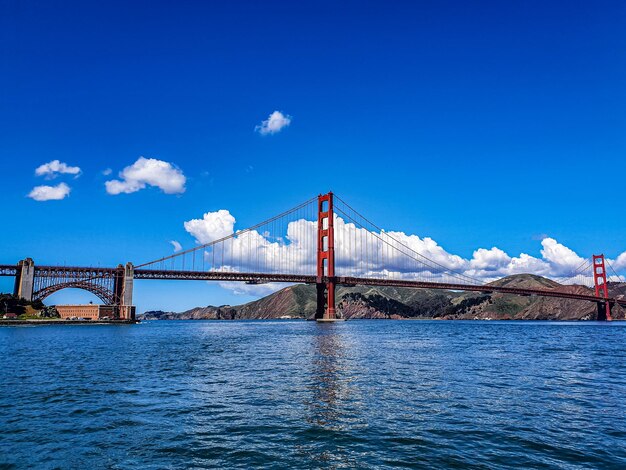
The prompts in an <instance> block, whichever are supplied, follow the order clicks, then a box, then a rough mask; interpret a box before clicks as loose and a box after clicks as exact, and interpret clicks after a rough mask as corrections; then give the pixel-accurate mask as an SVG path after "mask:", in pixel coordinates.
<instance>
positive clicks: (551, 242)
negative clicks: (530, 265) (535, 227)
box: [541, 237, 585, 276]
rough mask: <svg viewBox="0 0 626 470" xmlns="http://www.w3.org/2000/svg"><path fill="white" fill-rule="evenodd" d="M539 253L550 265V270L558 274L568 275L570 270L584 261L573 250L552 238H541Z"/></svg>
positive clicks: (570, 272)
mask: <svg viewBox="0 0 626 470" xmlns="http://www.w3.org/2000/svg"><path fill="white" fill-rule="evenodd" d="M541 246H542V247H543V249H542V250H541V255H542V256H543V258H544V259H545V260H546V261H547V262H548V263H550V265H551V266H552V270H551V271H552V272H553V273H555V274H558V275H565V276H570V275H571V274H572V271H573V270H574V269H576V268H578V267H579V266H580V265H582V264H584V263H585V260H584V259H583V258H581V257H580V256H578V255H577V254H576V253H574V251H573V250H571V249H569V248H568V247H566V246H564V245H561V244H560V243H559V242H557V241H556V240H555V239H554V238H549V237H548V238H544V239H543V240H541Z"/></svg>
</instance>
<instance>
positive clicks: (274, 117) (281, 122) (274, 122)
mask: <svg viewBox="0 0 626 470" xmlns="http://www.w3.org/2000/svg"><path fill="white" fill-rule="evenodd" d="M289 124H291V116H289V115H287V114H283V113H281V112H280V111H274V112H273V113H272V114H270V115H269V117H268V118H267V119H266V120H265V121H263V122H261V124H259V125H258V126H256V127H255V128H254V130H255V131H257V132H258V133H259V134H261V135H268V134H276V133H277V132H280V131H281V130H282V129H283V128H285V127H287V126H288V125H289Z"/></svg>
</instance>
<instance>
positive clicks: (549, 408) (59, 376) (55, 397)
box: [0, 321, 626, 469]
mask: <svg viewBox="0 0 626 470" xmlns="http://www.w3.org/2000/svg"><path fill="white" fill-rule="evenodd" d="M625 340H626V324H625V323H619V322H614V323H610V324H607V323H548V322H443V321H432V322H431V321H351V322H342V323H337V324H324V325H321V324H316V323H314V322H302V321H275V322H269V321H235V322H218V321H188V322H167V321H156V322H145V323H143V324H141V325H133V326H97V325H89V326H78V325H77V326H37V327H9V328H0V358H1V360H2V366H1V368H0V467H2V468H34V467H36V468H111V469H117V468H120V469H122V468H138V467H142V468H173V469H176V468H215V467H221V468H251V467H264V468H272V467H273V468H287V467H289V468H357V467H358V468H401V467H420V466H424V467H426V466H428V467H433V466H436V467H441V468H444V467H446V468H465V467H468V466H472V467H478V468H510V467H511V466H517V467H524V468H528V467H534V468H538V467H541V468H589V467H602V468H624V467H626V430H625V429H626V413H625V411H626V405H624V400H625V399H626V348H625V346H626V341H625Z"/></svg>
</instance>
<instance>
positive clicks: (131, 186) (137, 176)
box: [104, 157, 187, 195]
mask: <svg viewBox="0 0 626 470" xmlns="http://www.w3.org/2000/svg"><path fill="white" fill-rule="evenodd" d="M119 177H120V179H119V180H110V181H107V182H105V183H104V184H105V186H106V191H107V193H109V194H114V195H115V194H120V193H134V192H136V191H139V190H140V189H144V188H145V187H146V185H149V186H156V187H157V188H160V189H161V190H162V191H163V192H164V193H165V194H177V193H183V192H185V182H186V181H187V179H186V178H185V175H184V174H183V172H182V171H181V170H180V169H178V168H176V167H175V166H174V165H172V164H171V163H168V162H164V161H162V160H157V159H155V158H144V157H139V159H137V161H136V162H135V163H133V164H132V165H130V166H127V167H126V168H124V169H123V170H122V171H121V172H120V174H119Z"/></svg>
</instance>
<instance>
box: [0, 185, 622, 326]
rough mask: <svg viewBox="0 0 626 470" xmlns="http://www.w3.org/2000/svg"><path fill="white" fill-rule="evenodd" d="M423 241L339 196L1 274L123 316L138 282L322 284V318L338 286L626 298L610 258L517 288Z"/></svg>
mask: <svg viewBox="0 0 626 470" xmlns="http://www.w3.org/2000/svg"><path fill="white" fill-rule="evenodd" d="M415 240H419V239H417V237H415V239H412V238H411V237H408V238H407V237H405V236H404V237H403V236H401V234H400V233H399V232H391V231H385V230H384V229H382V228H380V227H379V226H377V225H376V224H374V223H373V222H371V221H370V220H369V219H367V218H366V217H364V216H363V215H362V214H361V213H359V212H357V211H356V210H355V209H354V208H352V207H351V206H350V205H349V204H348V203H346V202H345V201H344V200H343V199H341V198H340V197H338V196H337V195H335V194H333V193H332V192H331V193H327V194H323V195H319V196H317V197H315V198H312V199H309V200H307V201H305V202H303V203H302V204H299V205H297V206H296V207H294V208H292V209H290V210H288V211H285V212H282V213H281V214H278V215H277V216H275V217H272V218H270V219H267V220H265V221H263V222H261V223H259V224H256V225H254V226H252V227H249V228H247V229H245V230H239V231H235V232H234V233H232V234H229V235H227V236H225V237H222V238H219V239H216V240H212V241H210V242H209V243H204V244H200V245H198V246H195V247H193V248H191V249H187V250H184V251H180V252H178V253H174V254H171V255H168V256H164V257H161V258H157V259H155V260H153V261H148V262H145V263H141V264H138V265H133V264H132V263H130V262H129V263H126V264H125V265H121V264H120V265H118V266H117V267H112V268H102V267H80V266H39V265H35V263H34V262H33V260H32V259H30V258H27V259H24V260H22V261H20V262H19V263H17V264H16V265H0V276H13V277H15V287H14V294H15V295H17V296H19V297H21V298H24V299H26V300H37V299H38V300H43V299H45V298H46V297H48V296H49V295H51V294H53V293H55V292H57V291H59V290H61V289H65V288H78V289H84V290H87V291H89V292H91V293H93V294H95V295H96V296H97V297H98V298H99V299H100V300H101V301H102V302H103V303H104V304H106V305H111V306H113V307H114V311H115V316H116V317H117V318H122V319H134V315H135V311H134V307H133V282H134V280H135V279H151V280H164V279H177V280H206V281H222V282H244V283H248V284H260V283H270V282H277V283H306V284H315V285H316V287H317V310H316V314H315V318H316V319H317V320H319V321H333V320H335V319H338V316H339V315H338V312H337V309H336V300H335V290H336V288H337V286H339V285H343V286H356V285H370V286H394V287H409V288H427V289H444V290H454V291H476V292H482V293H496V292H497V293H504V294H512V295H520V296H533V295H534V296H544V297H556V298H564V299H575V300H580V301H587V302H595V303H596V304H597V306H598V319H606V320H611V309H612V308H614V307H615V306H616V305H619V306H620V307H626V298H623V296H616V297H611V296H610V295H609V289H608V288H609V282H608V281H609V279H610V276H609V275H608V273H607V269H606V268H607V266H609V268H611V269H612V267H611V266H610V264H609V262H608V260H606V259H605V257H604V255H602V254H600V255H593V256H592V257H591V258H589V259H588V260H585V261H584V262H583V263H581V264H580V266H578V267H577V268H576V269H574V270H572V271H571V272H569V273H567V274H566V275H564V276H562V277H559V278H557V279H555V280H557V281H558V282H559V283H560V284H561V286H559V287H555V288H550V289H549V288H546V289H538V288H537V289H533V288H519V287H507V286H501V285H493V284H492V283H486V282H485V281H484V280H483V279H480V278H478V277H475V276H472V275H469V274H467V272H465V271H462V270H461V269H460V267H459V266H454V265H452V266H451V265H450V264H454V263H450V262H448V263H444V262H441V261H437V260H435V259H434V257H433V256H429V254H427V253H423V252H420V251H419V249H418V248H417V247H416V245H417V244H416V243H413V242H414V241H415ZM446 264H448V265H446ZM613 273H614V275H615V276H617V274H616V273H615V272H614V271H613ZM530 274H532V273H530ZM617 279H618V280H619V279H620V278H619V276H617ZM575 286H587V287H591V288H592V289H593V290H590V289H587V288H582V289H580V288H575Z"/></svg>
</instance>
